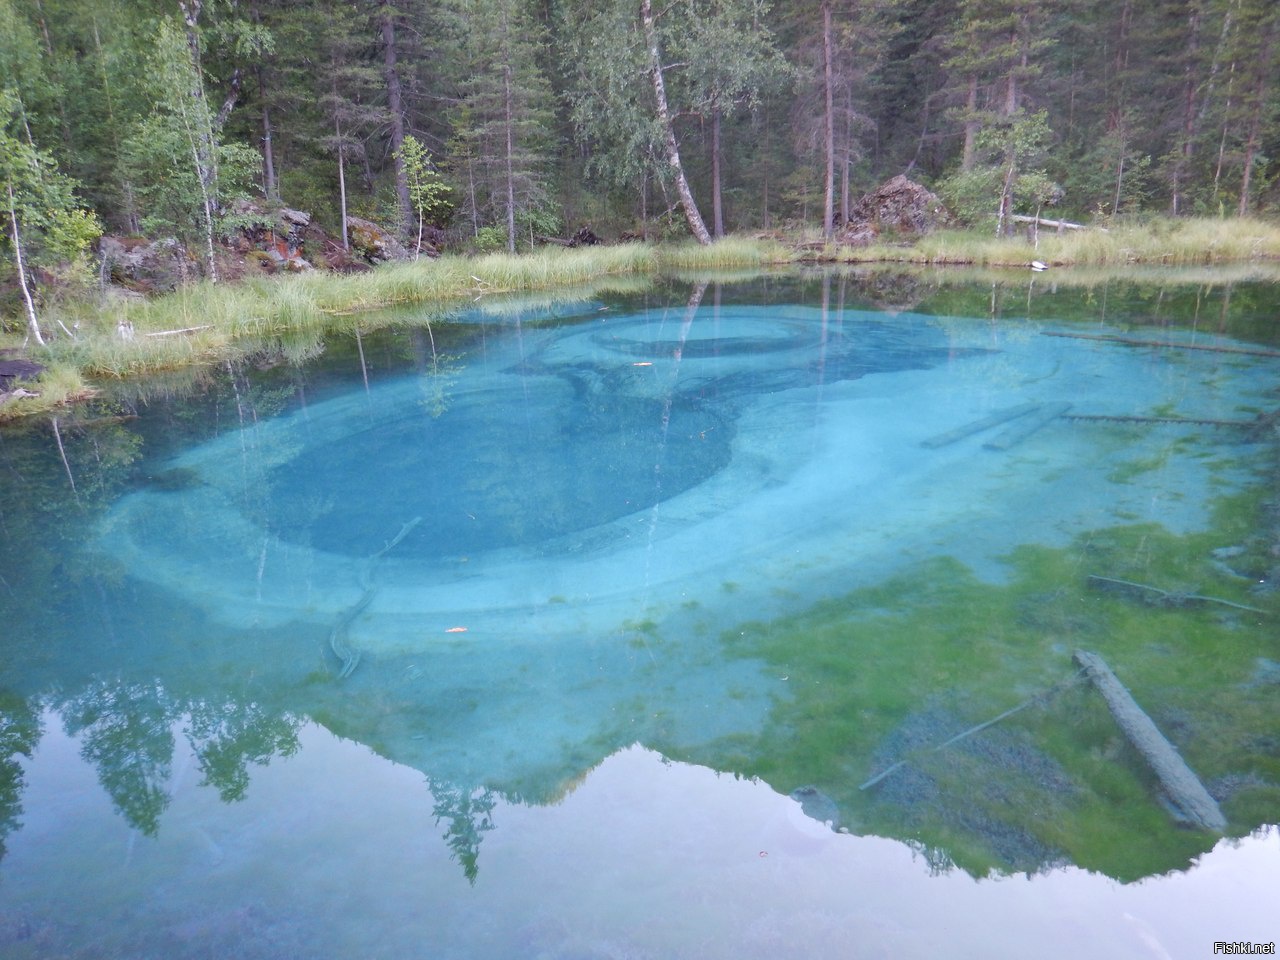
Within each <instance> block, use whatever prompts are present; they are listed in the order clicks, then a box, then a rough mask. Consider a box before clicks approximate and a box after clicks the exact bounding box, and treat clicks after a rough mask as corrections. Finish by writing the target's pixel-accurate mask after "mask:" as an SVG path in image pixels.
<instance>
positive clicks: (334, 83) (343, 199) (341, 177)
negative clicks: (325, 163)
mask: <svg viewBox="0 0 1280 960" xmlns="http://www.w3.org/2000/svg"><path fill="white" fill-rule="evenodd" d="M329 83H330V89H331V90H332V91H333V139H334V142H335V143H337V145H338V206H339V207H340V208H341V209H340V213H341V214H342V249H343V250H344V251H346V252H347V253H350V252H351V241H350V238H349V237H348V236H347V162H346V151H345V149H344V148H343V144H342V120H341V118H340V116H339V113H338V111H339V107H338V79H337V71H334V72H333V73H331V74H330V75H329Z"/></svg>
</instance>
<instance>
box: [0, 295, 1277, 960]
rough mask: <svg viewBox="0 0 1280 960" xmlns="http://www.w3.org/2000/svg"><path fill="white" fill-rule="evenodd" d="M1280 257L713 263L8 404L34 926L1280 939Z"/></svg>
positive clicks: (79, 952) (696, 946)
mask: <svg viewBox="0 0 1280 960" xmlns="http://www.w3.org/2000/svg"><path fill="white" fill-rule="evenodd" d="M1274 289H1275V288H1274V286H1273V285H1271V284H1268V283H1264V282H1253V283H1250V282H1233V283H1230V284H1228V283H1226V282H1223V283H1214V282H1210V281H1204V282H1199V283H1187V282H1179V281H1178V280H1177V279H1176V278H1173V277H1168V278H1161V277H1158V276H1157V277H1153V278H1150V281H1149V282H1148V283H1145V284H1137V283H1130V282H1123V283H1122V282H1112V283H1108V284H1102V285H1100V286H1098V287H1088V288H1074V289H1073V288H1062V289H1055V288H1053V287H1046V286H1045V285H1044V284H1043V281H1039V286H1037V281H1035V280H1031V281H1027V280H1025V279H1022V278H1018V279H1016V280H1010V281H1009V282H1007V283H1000V284H997V285H994V286H993V285H991V284H985V283H984V284H982V285H976V284H975V285H970V286H966V285H964V284H962V283H955V282H952V281H948V282H946V283H941V284H938V283H934V282H930V281H928V280H927V279H922V278H920V277H899V276H889V277H886V276H883V275H877V276H872V277H857V276H850V275H843V276H842V275H838V274H835V275H833V274H826V275H815V276H810V277H795V276H786V277H771V278H767V279H758V280H754V281H750V282H745V281H744V282H740V283H736V284H715V283H703V282H699V283H684V284H682V283H678V282H674V281H673V282H670V283H664V284H661V285H659V286H656V287H654V288H653V289H651V290H649V291H648V292H645V293H642V294H631V295H622V294H617V295H601V296H598V297H596V298H594V299H590V300H586V301H584V300H581V299H579V300H577V301H574V302H566V303H564V304H561V305H552V306H549V307H548V306H547V305H545V304H544V305H540V306H538V307H529V308H527V309H519V308H517V307H513V306H505V307H504V306H503V305H502V304H499V303H494V304H481V305H478V306H473V307H470V308H468V309H466V310H459V311H455V312H453V313H451V314H449V315H448V316H438V315H437V316H433V317H427V316H425V315H414V316H402V317H399V318H396V319H395V322H393V323H390V324H389V325H382V321H375V320H374V319H373V318H370V320H369V321H368V322H367V323H366V324H364V326H363V329H362V332H361V334H360V336H359V337H358V338H357V337H353V336H352V335H351V334H350V332H344V333H336V334H334V335H333V336H332V337H331V338H330V339H329V340H328V341H327V342H326V343H323V344H321V343H315V344H302V345H299V344H280V345H274V346H273V345H264V349H263V351H262V352H261V353H260V354H258V355H256V356H254V357H253V358H251V360H250V361H249V362H246V363H242V364H233V365H229V366H228V367H226V368H224V369H220V370H212V371H209V372H207V373H205V374H202V375H201V376H200V377H198V378H196V379H195V380H193V381H192V382H190V383H187V384H185V385H184V386H183V387H182V388H181V389H177V388H176V387H174V386H173V385H168V386H166V385H164V384H157V383H153V384H148V385H144V386H143V387H141V388H139V389H137V390H135V391H132V392H131V391H130V390H125V391H122V392H121V393H120V395H119V396H118V397H116V398H115V399H113V400H110V401H107V402H104V403H103V404H102V405H101V406H100V407H98V408H96V409H94V410H90V411H78V412H76V413H74V414H71V413H69V414H67V415H66V416H64V417H61V418H59V420H57V421H53V422H50V423H47V424H40V425H36V426H33V427H28V428H26V429H23V430H10V431H8V432H6V433H4V434H0V467H2V468H3V476H4V479H3V483H4V484H5V489H4V493H3V498H2V499H0V502H2V503H3V504H4V506H3V514H2V519H3V523H4V534H5V542H4V547H3V564H4V566H3V570H2V571H0V572H2V574H3V577H4V581H3V583H0V604H3V606H4V611H5V620H6V623H7V625H8V628H7V629H6V632H5V634H4V638H3V640H2V641H0V645H2V646H0V648H2V649H3V651H4V657H3V658H2V663H0V754H3V756H5V757H8V759H7V761H6V762H5V766H4V767H3V772H2V773H0V804H2V805H0V832H2V833H3V843H4V859H3V860H0V883H3V885H4V888H5V897H4V901H3V902H4V906H3V907H2V908H0V944H3V946H4V952H5V955H6V956H7V955H13V956H17V957H43V956H51V955H58V956H84V957H90V956H92V957H101V956H122V957H126V956H127V957H151V956H156V957H160V956H163V957H185V956H192V957H194V956H207V955H209V953H210V951H212V952H213V953H215V954H216V955H228V956H246V957H277V956H279V957H284V956H289V957H294V956H303V957H334V958H345V957H403V956H411V955H418V954H421V953H423V952H424V951H425V952H426V953H429V954H431V955H434V956H459V957H483V956H493V957H509V956H517V955H530V956H547V957H571V956H572V957H621V956H627V957H632V956H634V957H648V956H695V955H696V956H725V957H729V956H734V957H741V956H760V957H778V956H813V955H834V954H836V953H838V954H839V955H841V956H850V955H852V956H857V955H861V954H860V953H859V951H862V952H864V953H865V954H866V955H868V956H880V955H884V954H886V953H890V952H892V953H896V954H900V955H923V954H925V953H929V954H939V953H941V954H946V955H969V954H973V955H977V954H978V953H979V952H981V953H983V954H984V955H988V954H990V953H995V954H998V955H1004V954H1011V953H1015V952H1017V953H1021V952H1030V951H1035V953H1036V954H1037V955H1045V954H1048V955H1061V956H1081V955H1096V956H1116V957H1121V956H1134V955H1141V954H1142V953H1143V952H1144V951H1145V952H1146V953H1150V954H1152V955H1155V956H1164V955H1171V956H1194V955H1201V954H1209V953H1210V952H1211V950H1212V942H1213V941H1214V940H1222V939H1226V940H1254V941H1262V942H1266V941H1269V940H1273V939H1275V937H1276V931H1275V929H1274V920H1273V919H1270V918H1271V915H1272V910H1271V908H1270V906H1269V901H1270V899H1271V896H1270V894H1269V892H1268V891H1274V890H1275V889H1276V888H1277V884H1278V883H1280V833H1278V832H1277V829H1276V826H1275V825H1276V823H1277V822H1278V821H1280V786H1278V784H1280V746H1278V745H1280V709H1278V708H1277V706H1276V703H1277V700H1276V698H1277V696H1278V695H1280V649H1277V646H1276V636H1277V633H1276V628H1275V617H1276V613H1277V609H1278V608H1277V601H1276V599H1275V594H1274V592H1273V589H1272V588H1273V581H1274V578H1275V576H1276V569H1275V560H1274V556H1273V555H1272V553H1271V551H1272V549H1273V546H1274V544H1275V543H1276V542H1277V538H1278V537H1280V534H1278V533H1277V518H1276V515H1275V512H1274V498H1275V495H1276V492H1277V491H1276V487H1275V484H1276V476H1277V473H1276V469H1277V459H1276V449H1275V435H1274V432H1273V431H1272V432H1268V431H1267V430H1265V429H1262V430H1258V429H1253V426H1254V425H1256V421H1257V418H1258V417H1259V416H1260V415H1265V414H1266V413H1267V412H1269V411H1273V410H1275V409H1277V408H1278V407H1280V396H1278V395H1277V393H1276V383H1277V382H1280V378H1278V377H1277V373H1280V356H1276V355H1275V344H1274V342H1271V343H1268V342H1267V336H1268V334H1267V333H1266V329H1267V328H1266V326H1265V323H1264V322H1263V320H1264V317H1265V315H1267V311H1269V310H1273V305H1274ZM1271 336H1272V337H1273V340H1274V333H1272V334H1271ZM1132 340H1139V341H1144V342H1147V343H1152V344H1160V346H1141V345H1135V344H1134V343H1131V342H1125V341H1132ZM1203 348H1209V349H1203ZM316 355H318V357H317V356H316ZM301 356H311V357H314V359H310V360H308V361H306V362H302V361H300V360H297V358H298V357H301ZM290 357H292V358H295V359H293V360H291V359H290ZM1051 404H1070V408H1069V409H1068V410H1067V411H1066V414H1065V415H1064V416H1058V417H1055V418H1053V419H1049V420H1047V421H1046V422H1044V423H1043V425H1041V426H1040V427H1039V428H1038V429H1035V430H1033V431H1031V432H1029V433H1028V434H1027V435H1026V436H1025V437H1023V438H1021V439H1015V438H1007V439H1002V438H1003V437H1006V436H1007V435H1006V434H1005V431H1007V430H1009V429H1010V428H1015V427H1018V426H1020V425H1024V424H1029V423H1031V422H1032V418H1034V416H1035V413H1034V412H1025V413H1023V414H1021V415H1020V416H1016V417H1010V419H1008V420H1007V421H1005V422H1002V423H998V424H993V425H992V426H989V427H986V428H983V429H978V430H975V431H974V432H973V433H970V434H968V435H965V436H957V435H956V431H957V430H958V428H963V427H965V426H966V425H973V424H975V423H980V422H981V421H983V419H984V418H988V417H991V416H993V415H1001V414H1002V413H1003V414H1008V413H1009V412H1010V411H1014V410H1019V409H1027V410H1029V409H1030V408H1033V407H1034V408H1037V409H1039V410H1046V409H1050V408H1049V405H1051ZM1073 417H1074V419H1072V418H1073ZM1091 578H1092V579H1091ZM1076 649H1088V650H1092V651H1095V652H1098V653H1100V654H1102V655H1103V656H1104V657H1106V658H1107V661H1108V663H1110V665H1111V666H1112V667H1113V669H1114V670H1115V671H1116V673H1117V675H1118V676H1120V677H1121V679H1122V681H1123V682H1125V683H1126V685H1127V686H1128V687H1129V688H1130V690H1131V691H1132V693H1133V695H1134V696H1135V698H1137V700H1138V701H1139V702H1140V703H1141V704H1142V705H1143V706H1144V707H1145V708H1146V709H1147V711H1148V712H1149V713H1150V714H1151V716H1152V718H1153V719H1154V720H1155V721H1156V723H1157V725H1158V726H1159V727H1160V728H1161V730H1162V731H1163V733H1164V734H1165V735H1166V736H1167V737H1169V739H1170V740H1171V741H1172V742H1174V743H1175V745H1176V746H1177V747H1178V748H1179V750H1180V751H1181V752H1182V753H1183V755H1184V756H1185V757H1186V759H1187V760H1188V762H1189V764H1190V765H1191V766H1192V768H1193V769H1194V770H1195V771H1196V773H1197V774H1198V775H1199V777H1200V778H1201V779H1202V780H1203V781H1204V783H1205V784H1206V786H1207V787H1208V789H1209V790H1210V792H1211V793H1212V794H1213V795H1214V797H1215V798H1216V800H1217V802H1218V803H1219V804H1220V805H1221V807H1222V810H1223V812H1224V815H1225V816H1226V818H1227V820H1228V828H1227V830H1226V834H1227V837H1226V838H1223V837H1220V836H1218V835H1216V834H1214V833H1212V832H1209V831H1204V830H1200V829H1196V828H1194V827H1189V826H1187V825H1186V824H1182V823H1179V822H1178V820H1177V818H1176V817H1175V816H1174V815H1172V814H1175V813H1176V811H1171V810H1170V809H1169V807H1168V805H1167V803H1163V802H1162V799H1161V797H1160V791H1159V785H1158V783H1156V782H1155V779H1154V777H1153V775H1152V774H1151V772H1150V770H1149V769H1148V768H1147V767H1146V765H1145V763H1144V762H1143V760H1142V758H1141V756H1139V755H1138V754H1137V753H1136V751H1134V750H1133V749H1132V748H1131V747H1130V746H1129V745H1128V744H1127V742H1126V741H1125V738H1124V736H1123V735H1122V733H1121V732H1120V730H1119V728H1118V727H1117V726H1116V724H1115V722H1114V720H1113V719H1112V717H1111V716H1110V714H1109V713H1108V711H1107V708H1106V707H1105V705H1104V704H1103V703H1102V701H1101V698H1100V697H1099V696H1098V694H1097V693H1096V692H1095V691H1092V690H1091V689H1089V688H1088V686H1087V685H1085V684H1082V683H1080V682H1079V681H1078V678H1077V677H1076V670H1075V667H1074V665H1073V663H1072V658H1071V657H1072V653H1073V651H1074V650H1076ZM1024 704H1025V706H1023V708H1022V709H1021V710H1019V711H1018V712H1017V713H1016V714H1013V715H1010V716H1009V717H1008V718H1007V719H1004V720H1001V721H999V722H998V723H996V724H993V725H991V726H989V727H985V728H983V729H981V730H979V731H977V732H973V733H970V734H967V735H965V736H963V737H961V738H960V739H958V740H955V741H954V742H953V743H950V744H949V745H945V746H944V744H948V741H951V740H952V738H954V737H956V736H957V735H960V734H964V733H966V731H971V730H973V729H974V728H975V727H978V726H980V725H981V724H984V723H985V722H986V721H988V720H991V719H993V718H995V717H997V716H999V715H1001V714H1002V713H1004V712H1005V711H1008V710H1010V709H1012V708H1014V707H1017V706H1020V705H1024ZM886 771H888V773H887V775H886V776H884V777H883V778H882V779H876V778H877V777H878V776H880V775H881V774H885V773H886ZM872 781H874V782H872ZM1268 925H1270V926H1268ZM1055 951H1056V952H1055ZM1161 951H1163V952H1161Z"/></svg>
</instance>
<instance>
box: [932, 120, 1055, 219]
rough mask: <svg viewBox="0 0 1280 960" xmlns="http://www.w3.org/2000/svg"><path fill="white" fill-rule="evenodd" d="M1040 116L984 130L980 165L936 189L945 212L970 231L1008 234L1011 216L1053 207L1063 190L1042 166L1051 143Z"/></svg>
mask: <svg viewBox="0 0 1280 960" xmlns="http://www.w3.org/2000/svg"><path fill="white" fill-rule="evenodd" d="M1051 136H1052V134H1051V131H1050V130H1049V124H1048V117H1047V115H1046V114H1045V112H1044V111H1043V110H1041V111H1038V112H1036V113H1031V114H1025V113H1022V112H1018V113H1015V114H1014V115H1013V116H1012V117H1009V118H1006V119H1003V120H1001V121H999V122H997V123H993V124H991V125H990V126H988V127H986V128H985V129H984V130H983V131H982V132H981V133H980V134H979V135H978V138H977V145H978V152H979V157H980V162H978V163H976V164H974V166H973V167H971V168H970V169H969V170H960V171H958V172H957V173H955V174H953V175H952V176H951V177H949V178H947V179H946V180H944V181H943V182H942V183H941V184H939V192H940V193H941V195H942V197H943V199H944V200H945V201H946V202H947V205H948V208H949V209H950V210H951V211H952V212H953V213H955V214H956V215H957V216H958V217H959V218H960V220H961V222H963V223H967V224H969V225H971V226H985V225H988V224H991V225H995V224H997V223H998V224H999V225H1000V226H1001V227H1003V228H1005V230H1006V231H1007V228H1008V226H1009V224H1008V222H1007V216H1008V214H1011V213H1037V212H1039V210H1040V208H1041V207H1043V206H1045V205H1046V204H1051V203H1056V202H1057V200H1058V199H1059V198H1060V196H1061V188H1060V187H1059V186H1058V185H1057V184H1056V183H1054V182H1053V181H1052V180H1051V179H1050V178H1049V175H1048V173H1047V172H1046V171H1045V170H1044V168H1043V166H1041V164H1043V163H1044V161H1045V158H1046V154H1047V151H1048V144H1049V142H1050V139H1051Z"/></svg>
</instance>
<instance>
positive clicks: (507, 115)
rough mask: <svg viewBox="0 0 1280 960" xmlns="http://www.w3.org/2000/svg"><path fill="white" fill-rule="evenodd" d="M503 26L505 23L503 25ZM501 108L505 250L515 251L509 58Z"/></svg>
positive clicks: (512, 135) (505, 70)
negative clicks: (504, 149)
mask: <svg viewBox="0 0 1280 960" xmlns="http://www.w3.org/2000/svg"><path fill="white" fill-rule="evenodd" d="M504 26H505V25H504ZM502 109H503V120H504V123H503V126H504V128H505V129H504V131H503V132H504V133H505V134H506V156H505V157H504V158H503V159H504V161H505V164H506V171H505V172H506V178H507V252H508V253H515V252H516V173H515V160H514V154H515V142H514V141H515V122H516V120H515V109H514V107H513V105H512V102H511V58H510V56H508V57H507V62H506V63H504V64H503V65H502Z"/></svg>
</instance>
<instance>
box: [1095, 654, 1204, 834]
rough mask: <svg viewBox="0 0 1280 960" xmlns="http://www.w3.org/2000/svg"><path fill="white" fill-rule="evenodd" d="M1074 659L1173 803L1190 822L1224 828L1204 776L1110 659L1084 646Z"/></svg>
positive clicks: (1201, 825)
mask: <svg viewBox="0 0 1280 960" xmlns="http://www.w3.org/2000/svg"><path fill="white" fill-rule="evenodd" d="M1073 659H1074V660H1075V662H1076V663H1077V664H1078V665H1079V666H1080V667H1081V668H1082V669H1083V670H1084V671H1085V674H1086V675H1087V676H1088V678H1089V680H1090V681H1091V682H1092V683H1093V685H1094V686H1095V687H1097V689H1098V692H1099V693H1100V694H1102V698H1103V699H1104V700H1105V701H1106V702H1107V707H1108V708H1109V709H1110V710H1111V715H1112V716H1113V717H1114V718H1115V721H1116V724H1117V725H1118V726H1119V727H1120V730H1121V732H1122V733H1124V735H1125V738H1126V739H1127V740H1128V741H1129V742H1130V743H1131V744H1133V747H1134V749H1136V750H1137V751H1138V752H1139V753H1140V754H1142V757H1143V759H1144V760H1146V761H1147V764H1148V765H1149V766H1150V767H1151V770H1152V772H1153V773H1155V775H1156V777H1157V779H1159V781H1160V786H1161V788H1162V789H1163V790H1164V792H1165V795H1166V796H1167V797H1168V799H1169V801H1170V803H1172V804H1173V805H1174V807H1175V808H1177V810H1178V811H1179V813H1181V814H1182V816H1183V817H1185V818H1186V819H1187V820H1188V821H1189V822H1191V823H1193V824H1195V825H1197V826H1199V827H1203V828H1204V829H1206V830H1217V831H1219V832H1221V831H1222V830H1224V829H1225V828H1226V826H1227V818H1226V817H1224V816H1223V815H1222V811H1221V810H1220V809H1219V808H1218V803H1217V801H1216V800H1214V799H1213V797H1211V796H1210V795H1209V791H1208V790H1206V789H1205V788H1204V784H1203V783H1201V782H1200V778H1199V777H1197V776H1196V775H1195V773H1194V772H1193V771H1192V769H1191V768H1190V767H1189V766H1187V762H1186V761H1185V760H1183V759H1182V757H1181V755H1180V754H1179V753H1178V751H1177V749H1176V748H1175V747H1174V746H1173V744H1171V743H1170V742H1169V741H1168V740H1166V739H1165V737H1164V734H1162V733H1161V732H1160V729H1159V728H1158V727H1157V726H1156V725H1155V723H1154V722H1153V721H1152V719H1151V718H1150V717H1149V716H1147V714H1146V713H1145V712H1144V711H1143V709H1142V708H1141V707H1140V706H1138V703H1137V701H1136V700H1134V699H1133V696H1132V695H1131V694H1130V693H1129V691H1128V690H1127V689H1125V686H1124V684H1122V683H1121V682H1120V681H1119V679H1117V677H1116V675H1115V674H1114V673H1112V672H1111V668H1110V667H1108V666H1107V664H1106V662H1105V661H1104V660H1103V659H1102V658H1101V657H1100V656H1098V655H1097V654H1096V653H1088V652H1086V651H1084V650H1077V651H1076V652H1075V655H1074V658H1073Z"/></svg>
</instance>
